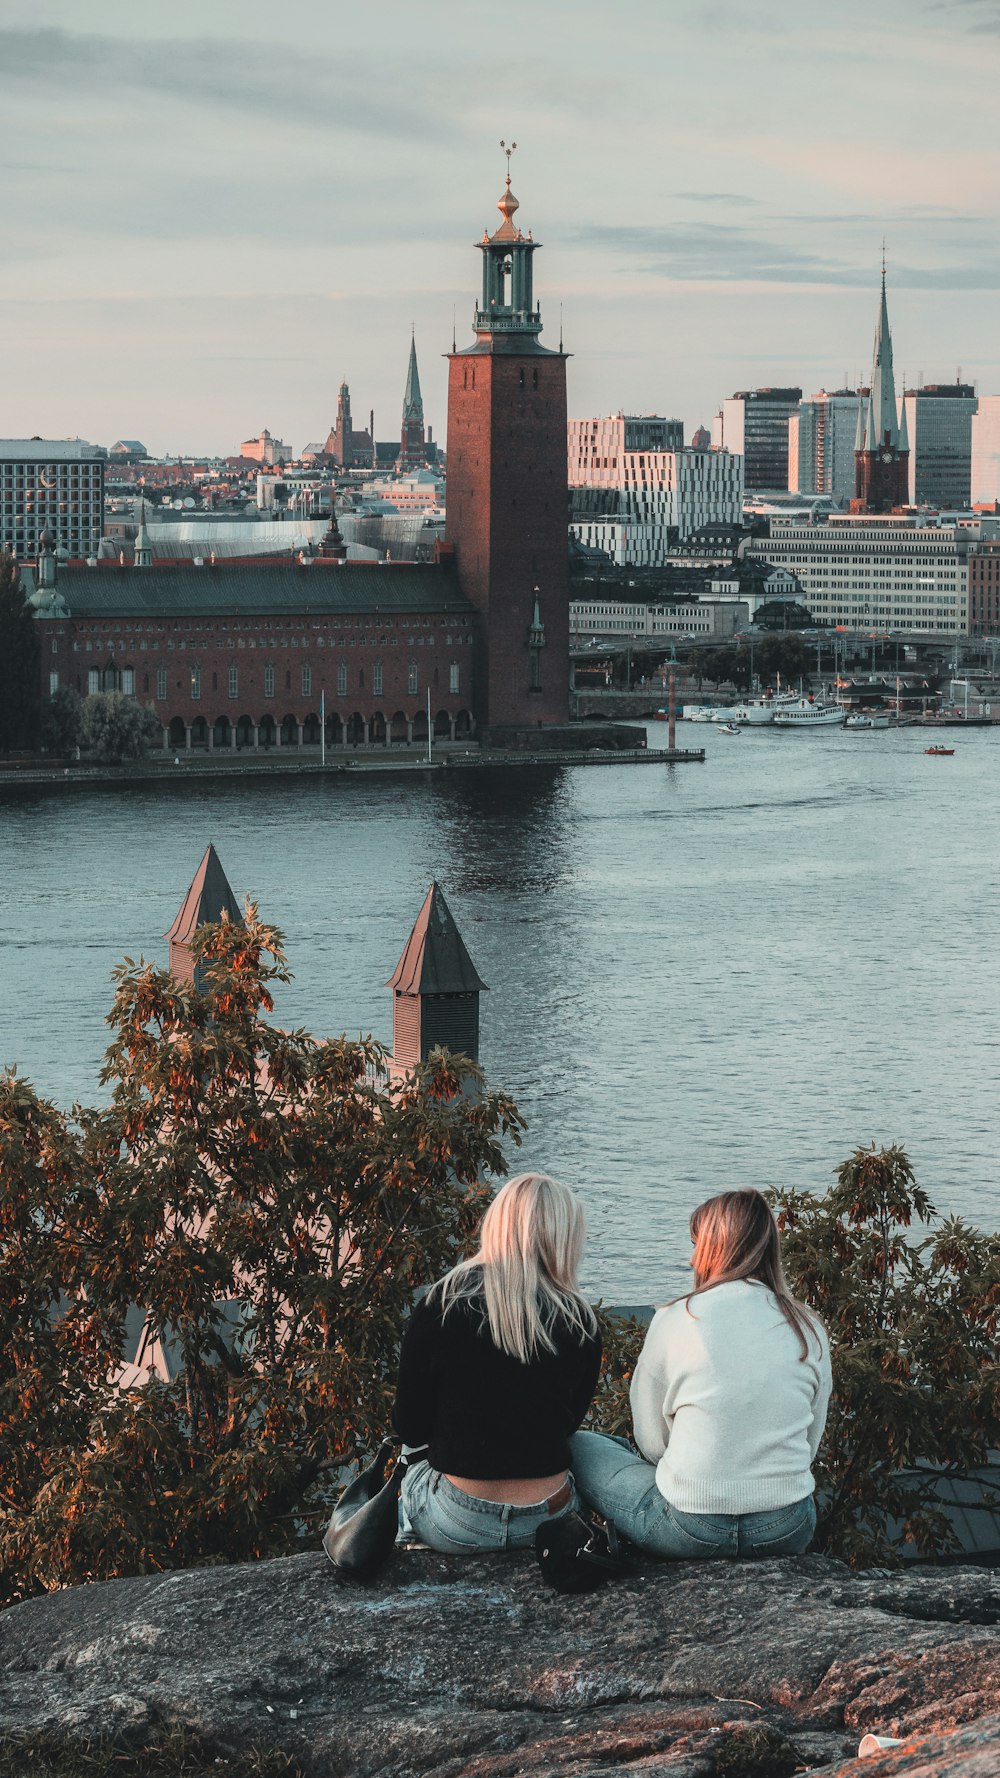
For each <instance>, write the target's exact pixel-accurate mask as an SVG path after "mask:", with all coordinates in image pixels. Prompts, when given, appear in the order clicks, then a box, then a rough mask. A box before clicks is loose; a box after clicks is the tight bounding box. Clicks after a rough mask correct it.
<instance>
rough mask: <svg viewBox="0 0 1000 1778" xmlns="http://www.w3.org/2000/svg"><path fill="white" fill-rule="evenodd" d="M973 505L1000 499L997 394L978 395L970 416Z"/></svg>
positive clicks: (999, 399) (987, 504)
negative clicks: (973, 412)
mask: <svg viewBox="0 0 1000 1778" xmlns="http://www.w3.org/2000/svg"><path fill="white" fill-rule="evenodd" d="M970 430H971V434H972V474H971V482H972V487H971V493H972V504H973V506H992V505H994V504H995V502H996V501H998V500H1000V395H981V396H980V397H979V409H978V412H977V413H975V414H974V415H973V417H972V426H971V428H970Z"/></svg>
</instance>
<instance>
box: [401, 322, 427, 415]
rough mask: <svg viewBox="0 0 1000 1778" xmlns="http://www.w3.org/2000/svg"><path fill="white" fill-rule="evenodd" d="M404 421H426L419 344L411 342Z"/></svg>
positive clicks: (404, 401)
mask: <svg viewBox="0 0 1000 1778" xmlns="http://www.w3.org/2000/svg"><path fill="white" fill-rule="evenodd" d="M403 419H404V421H405V420H419V421H420V423H421V425H422V424H423V419H424V403H423V397H422V396H421V393H420V372H419V371H418V370H417V342H416V340H415V339H411V340H410V363H409V366H408V369H407V372H406V391H405V393H404V395H403Z"/></svg>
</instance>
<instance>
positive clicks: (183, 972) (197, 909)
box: [163, 843, 243, 988]
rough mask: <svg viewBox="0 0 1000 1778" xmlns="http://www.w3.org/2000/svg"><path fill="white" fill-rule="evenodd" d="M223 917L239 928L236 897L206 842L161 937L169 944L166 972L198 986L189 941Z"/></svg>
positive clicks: (217, 856)
mask: <svg viewBox="0 0 1000 1778" xmlns="http://www.w3.org/2000/svg"><path fill="white" fill-rule="evenodd" d="M223 914H227V915H228V916H229V918H230V920H232V921H233V923H234V925H242V922H243V915H242V913H241V912H240V909H239V905H238V903H237V900H236V897H235V895H234V894H233V892H232V889H231V888H230V886H229V878H228V877H227V876H226V873H225V871H224V870H223V868H222V865H221V863H220V861H219V854H218V852H217V851H216V850H215V847H214V846H213V845H212V844H211V843H210V844H209V847H208V850H207V851H206V853H205V856H204V858H203V859H202V861H201V863H200V864H199V866H198V869H197V871H196V872H195V875H194V881H193V882H192V884H191V887H190V889H189V890H188V892H187V894H186V895H185V897H184V900H183V902H182V903H181V907H180V912H179V913H178V915H177V918H176V920H175V921H174V923H173V925H172V926H171V928H170V930H169V932H165V933H164V935H163V936H164V938H166V939H167V940H168V941H169V944H170V971H171V974H172V975H175V976H176V977H177V979H178V981H182V982H193V983H194V986H195V987H196V988H200V987H201V982H200V981H199V979H198V974H199V973H200V972H196V971H195V967H194V957H193V955H192V951H191V941H192V939H193V938H194V935H195V933H196V931H197V930H198V927H199V926H207V925H212V924H214V923H215V922H216V921H217V920H220V919H221V918H222V915H223Z"/></svg>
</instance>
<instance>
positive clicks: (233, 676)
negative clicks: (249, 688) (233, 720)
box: [229, 667, 240, 698]
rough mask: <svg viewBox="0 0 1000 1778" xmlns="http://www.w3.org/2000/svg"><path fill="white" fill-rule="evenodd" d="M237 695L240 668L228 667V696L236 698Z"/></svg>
mask: <svg viewBox="0 0 1000 1778" xmlns="http://www.w3.org/2000/svg"><path fill="white" fill-rule="evenodd" d="M239 695H240V670H239V667H230V669H229V696H230V697H231V698H238V697H239Z"/></svg>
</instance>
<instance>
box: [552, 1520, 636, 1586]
mask: <svg viewBox="0 0 1000 1778" xmlns="http://www.w3.org/2000/svg"><path fill="white" fill-rule="evenodd" d="M535 1555H536V1556H537V1558H538V1566H539V1568H540V1569H541V1571H542V1579H543V1580H545V1581H547V1582H548V1584H549V1586H550V1587H554V1588H555V1590H556V1592H557V1593H592V1592H594V1591H595V1589H596V1588H597V1587H603V1586H604V1585H605V1584H606V1582H607V1581H609V1580H615V1579H620V1578H621V1577H622V1576H623V1575H625V1574H627V1573H628V1564H627V1563H626V1561H625V1558H624V1556H623V1555H622V1550H621V1545H620V1543H619V1541H618V1533H617V1531H616V1530H615V1528H614V1526H613V1524H612V1523H611V1520H610V1519H606V1520H598V1519H594V1518H591V1517H590V1516H589V1515H585V1514H584V1513H578V1512H570V1513H561V1514H560V1515H559V1517H558V1518H554V1519H550V1520H549V1522H548V1524H546V1525H539V1527H538V1530H537V1531H536V1532H535Z"/></svg>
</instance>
